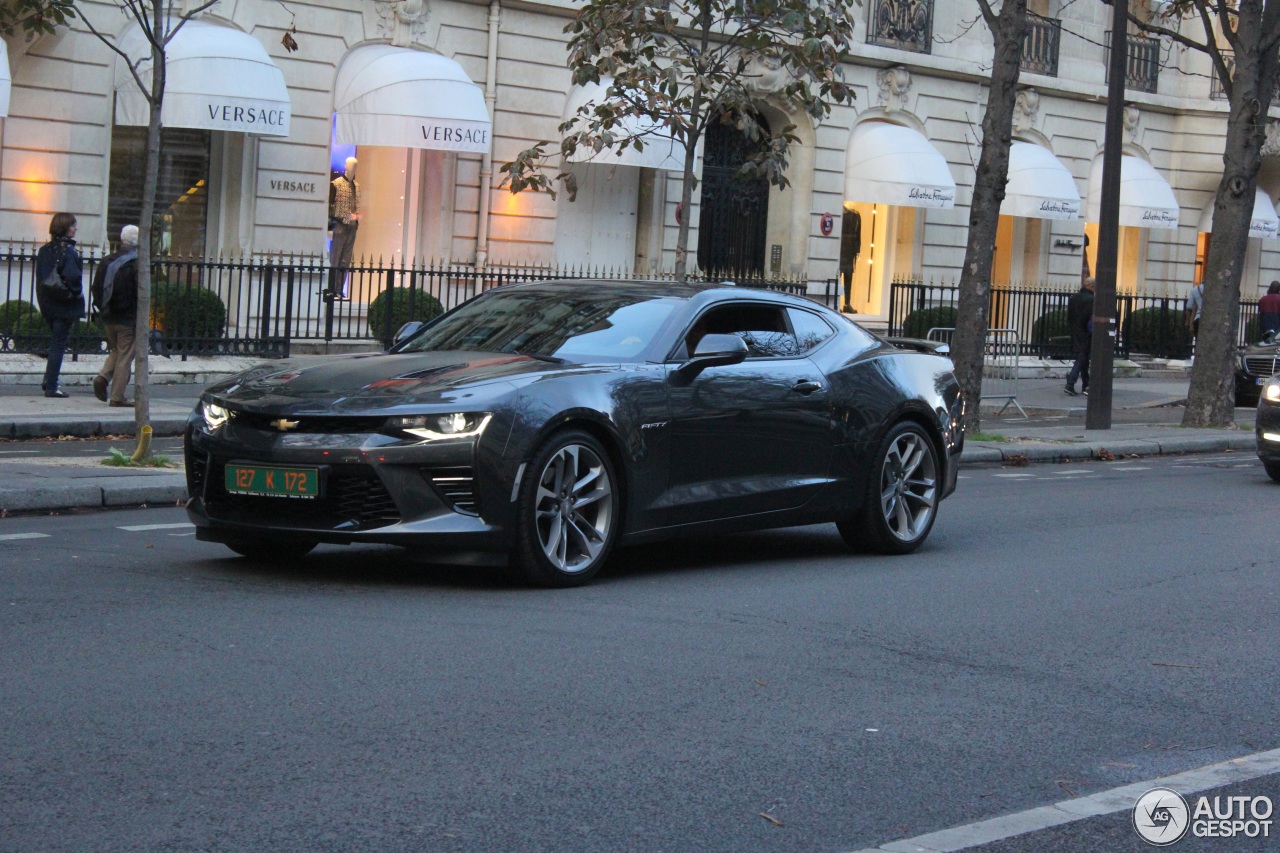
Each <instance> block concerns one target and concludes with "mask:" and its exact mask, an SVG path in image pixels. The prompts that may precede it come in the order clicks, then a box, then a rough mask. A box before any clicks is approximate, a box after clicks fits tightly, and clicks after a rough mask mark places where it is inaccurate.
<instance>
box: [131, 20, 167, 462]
mask: <svg viewBox="0 0 1280 853" xmlns="http://www.w3.org/2000/svg"><path fill="white" fill-rule="evenodd" d="M152 3H153V7H152V26H153V30H152V32H154V33H155V34H156V38H157V39H162V38H163V34H164V30H163V27H164V26H165V21H164V18H163V9H164V5H165V3H164V0H152ZM164 84H165V55H164V48H163V46H162V45H161V44H159V43H153V44H152V45H151V92H150V95H149V97H148V101H149V102H150V107H151V115H150V121H149V122H148V124H147V147H146V169H145V172H144V175H143V180H142V212H141V214H140V217H139V218H140V219H141V221H140V222H139V223H138V318H137V320H136V321H135V322H134V327H133V330H134V340H135V341H137V346H136V349H135V350H134V357H133V381H134V383H135V385H136V391H135V394H136V396H135V397H134V400H135V401H136V405H135V406H134V410H133V420H134V426H135V428H136V434H137V436H138V438H139V439H141V438H142V428H143V427H145V426H147V425H149V424H150V423H151V360H150V355H151V340H150V332H151V222H152V218H153V216H154V214H155V206H156V187H157V185H158V184H159V182H160V109H161V107H162V106H163V105H164Z"/></svg>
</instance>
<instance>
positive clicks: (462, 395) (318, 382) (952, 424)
mask: <svg viewBox="0 0 1280 853" xmlns="http://www.w3.org/2000/svg"><path fill="white" fill-rule="evenodd" d="M962 412H963V401H962V398H961V394H960V389H959V386H958V384H957V382H956V379H955V377H954V375H953V374H952V365H951V362H950V361H949V360H948V359H947V358H945V357H943V356H941V355H938V354H935V353H933V352H931V351H927V348H925V347H921V348H920V351H915V350H911V349H907V348H904V347H902V346H899V345H895V344H893V343H890V342H888V341H886V340H883V339H881V338H879V337H876V336H875V335H873V334H871V333H869V332H867V331H865V330H863V329H862V328H861V327H859V326H857V325H855V324H854V323H852V322H850V321H849V320H848V319H847V318H845V317H844V316H842V315H840V314H838V313H836V312H833V311H830V310H828V309H826V308H824V307H822V306H820V305H818V304H816V303H814V302H811V301H809V300H807V299H804V298H801V297H795V296H789V295H786V294H782V293H775V292H772V291H767V290H755V289H747V288H742V287H734V286H731V285H728V284H714V285H699V284H669V283H655V282H617V281H553V282H538V283H531V284H521V285H513V286H509V287H503V288H498V289H495V290H491V291H488V292H486V293H484V294H483V295H481V296H479V297H477V298H475V299H473V300H471V301H469V302H466V303H464V304H463V305H461V306H459V307H458V308H455V309H454V310H452V311H450V312H448V313H446V314H444V315H442V316H440V317H438V318H436V319H435V320H434V321H432V322H430V323H428V324H426V325H425V326H421V327H419V328H416V329H411V328H410V327H406V329H404V330H402V331H401V335H400V339H399V340H398V341H397V342H396V343H395V345H393V346H392V347H391V349H390V351H388V352H385V353H376V354H368V355H357V356H346V357H338V358H333V359H324V360H309V361H307V362H305V363H302V362H298V363H290V362H287V361H286V362H276V363H273V364H266V365H262V366H259V367H257V368H254V369H252V370H249V371H246V372H245V373H242V374H240V375H238V376H236V377H234V378H232V379H229V380H227V381H224V382H221V383H218V384H215V385H212V386H210V387H209V388H207V389H206V390H205V391H204V392H203V394H202V396H201V399H200V401H199V403H198V404H197V406H196V409H195V411H194V412H193V413H192V415H191V418H190V419H189V421H188V423H187V427H186V431H185V455H186V470H187V481H188V487H189V490H190V500H189V501H188V507H187V510H188V513H189V514H190V517H191V520H192V521H193V522H194V523H195V525H196V535H197V537H198V538H199V539H201V540H204V541H211V542H221V543H224V544H226V545H227V546H228V547H230V548H231V549H232V550H233V551H235V552H237V553H239V554H243V555H246V556H250V557H256V558H263V559H291V558H295V557H300V556H302V555H304V554H306V553H307V552H308V551H310V550H311V549H312V548H314V547H315V546H316V544H317V543H322V542H323V543H333V544H354V543H387V544H393V545H400V546H404V547H406V548H410V549H415V550H419V551H423V552H429V553H431V554H432V555H445V556H448V555H457V558H458V559H459V560H462V559H471V560H474V559H476V555H477V554H478V555H485V554H489V555H491V556H492V557H496V558H497V559H499V560H501V559H503V556H502V555H505V559H507V560H509V561H510V563H511V564H512V565H513V566H514V567H516V568H517V569H518V570H519V571H520V572H521V573H522V574H523V576H524V577H526V578H527V579H528V580H530V581H532V582H534V583H538V584H544V585H550V586H572V585H576V584H580V583H585V582H586V581H588V580H589V579H591V578H592V577H593V576H594V575H595V574H597V572H598V571H599V570H600V568H601V566H602V565H603V564H604V563H605V562H606V560H607V559H608V556H609V553H610V551H611V550H612V549H613V548H614V546H615V545H627V544H631V543H638V542H644V541H653V540H658V539H665V538H670V537H676V536H684V535H692V534H698V533H712V532H716V533H720V532H730V531H737V530H757V529H761V528H767V527H782V526H790V525H798V524H819V523H831V522H835V523H836V524H837V525H838V528H839V531H840V533H841V535H842V536H843V538H844V540H845V541H846V542H847V543H848V544H849V545H850V546H851V547H852V548H854V549H855V550H867V551H875V552H879V553H894V554H905V553H908V552H911V551H913V550H915V549H916V548H917V547H919V546H920V544H921V543H922V542H924V541H925V539H926V537H927V536H928V535H929V531H930V529H931V528H932V526H933V524H934V520H935V518H936V516H937V512H938V508H939V505H940V503H941V501H942V499H943V498H945V497H946V496H947V495H949V494H951V492H952V491H954V489H955V485H956V467H957V461H958V459H959V455H960V452H961V450H962V448H963V445H964V435H963V430H962V428H961V416H962ZM464 554H465V555H467V556H466V557H465V558H464V557H463V555H464Z"/></svg>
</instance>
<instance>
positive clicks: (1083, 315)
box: [1063, 276, 1097, 397]
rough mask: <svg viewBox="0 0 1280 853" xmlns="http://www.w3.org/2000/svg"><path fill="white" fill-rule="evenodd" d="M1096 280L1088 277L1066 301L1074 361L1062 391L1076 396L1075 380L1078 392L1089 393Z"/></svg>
mask: <svg viewBox="0 0 1280 853" xmlns="http://www.w3.org/2000/svg"><path fill="white" fill-rule="evenodd" d="M1096 286H1097V279H1095V278H1093V276H1090V277H1089V278H1086V279H1085V280H1084V284H1082V285H1080V289H1079V290H1078V291H1076V292H1075V294H1073V295H1072V297H1071V298H1070V299H1068V300H1067V325H1068V327H1070V329H1071V351H1072V352H1074V353H1075V356H1076V360H1075V362H1073V363H1072V365H1071V372H1070V373H1068V374H1067V387H1066V388H1064V389H1063V390H1064V391H1066V392H1067V393H1068V394H1070V395H1071V396H1072V397H1075V396H1076V380H1077V379H1079V380H1080V390H1081V391H1083V392H1084V393H1085V394H1088V393H1089V356H1090V354H1091V352H1090V351H1091V350H1092V348H1093V289H1094V287H1096Z"/></svg>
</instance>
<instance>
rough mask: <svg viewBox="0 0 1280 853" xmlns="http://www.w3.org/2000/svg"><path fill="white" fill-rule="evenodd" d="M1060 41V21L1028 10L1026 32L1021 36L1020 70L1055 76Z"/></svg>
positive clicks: (1056, 73)
mask: <svg viewBox="0 0 1280 853" xmlns="http://www.w3.org/2000/svg"><path fill="white" fill-rule="evenodd" d="M1061 41H1062V22H1061V21H1059V20H1057V19H1056V18H1045V17H1042V16H1040V15H1037V14H1035V13H1034V12H1028V13H1027V32H1026V35H1024V36H1023V37H1022V70H1023V71H1029V72H1031V73H1033V74H1047V75H1049V76H1050V77H1057V76H1058V44H1059V43H1060V42H1061Z"/></svg>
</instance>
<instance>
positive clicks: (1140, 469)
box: [1107, 465, 1151, 471]
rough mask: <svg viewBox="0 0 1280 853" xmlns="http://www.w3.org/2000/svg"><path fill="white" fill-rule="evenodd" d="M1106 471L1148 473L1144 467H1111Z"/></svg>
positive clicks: (1148, 469) (1147, 469)
mask: <svg viewBox="0 0 1280 853" xmlns="http://www.w3.org/2000/svg"><path fill="white" fill-rule="evenodd" d="M1107 470H1108V471H1150V470H1151V469H1150V468H1148V467H1147V466H1146V465H1112V466H1111V467H1110V468H1108V469H1107Z"/></svg>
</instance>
